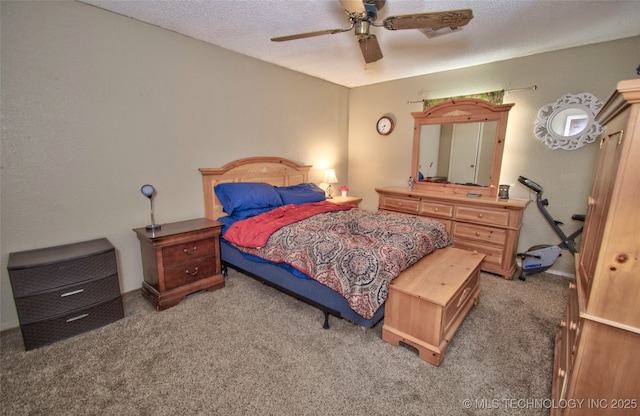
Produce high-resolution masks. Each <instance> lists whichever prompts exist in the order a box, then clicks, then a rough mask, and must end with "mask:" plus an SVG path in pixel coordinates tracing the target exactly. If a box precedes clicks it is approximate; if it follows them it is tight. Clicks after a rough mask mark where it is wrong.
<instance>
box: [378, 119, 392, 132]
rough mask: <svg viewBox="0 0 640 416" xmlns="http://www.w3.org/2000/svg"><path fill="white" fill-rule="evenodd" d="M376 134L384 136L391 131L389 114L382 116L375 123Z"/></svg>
mask: <svg viewBox="0 0 640 416" xmlns="http://www.w3.org/2000/svg"><path fill="white" fill-rule="evenodd" d="M376 130H377V131H378V134H381V135H383V136H386V135H388V134H391V132H392V131H393V119H392V118H391V117H389V116H382V117H380V119H379V120H378V122H377V123H376Z"/></svg>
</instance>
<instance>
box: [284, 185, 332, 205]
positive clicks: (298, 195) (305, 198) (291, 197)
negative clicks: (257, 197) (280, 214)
mask: <svg viewBox="0 0 640 416" xmlns="http://www.w3.org/2000/svg"><path fill="white" fill-rule="evenodd" d="M275 189H276V191H277V192H278V194H279V195H280V198H281V199H282V203H283V204H284V205H288V204H297V205H299V204H306V203H308V202H320V201H324V200H325V199H326V196H325V193H324V191H323V190H322V189H320V187H319V186H318V185H316V184H314V183H301V184H299V185H292V186H276V187H275Z"/></svg>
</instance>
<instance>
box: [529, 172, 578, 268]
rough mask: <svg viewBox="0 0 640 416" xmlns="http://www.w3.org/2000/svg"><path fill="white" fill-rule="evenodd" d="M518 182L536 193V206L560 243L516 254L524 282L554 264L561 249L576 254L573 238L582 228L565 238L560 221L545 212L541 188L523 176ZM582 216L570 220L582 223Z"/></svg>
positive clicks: (544, 245)
mask: <svg viewBox="0 0 640 416" xmlns="http://www.w3.org/2000/svg"><path fill="white" fill-rule="evenodd" d="M518 182H520V183H521V184H523V185H524V186H526V187H527V188H529V189H531V190H532V191H534V192H535V193H536V205H537V206H538V209H539V210H540V212H541V213H542V216H543V217H544V219H545V220H547V222H548V223H549V225H551V228H553V231H555V233H556V234H557V235H558V237H560V240H561V241H560V243H558V244H556V245H555V246H552V245H549V244H539V245H535V246H532V247H531V248H529V250H527V251H526V252H525V253H518V254H517V256H518V257H520V258H521V259H522V268H521V270H520V276H518V278H519V279H520V280H525V279H526V276H527V275H529V274H536V273H541V272H544V271H545V270H547V269H549V267H551V266H552V265H553V263H555V261H556V260H557V259H558V257H560V256H561V255H562V253H561V251H562V248H563V247H564V248H567V249H568V250H569V251H570V252H571V254H576V253H577V252H578V249H577V248H576V242H575V238H576V237H577V236H579V235H580V234H581V233H582V226H581V227H580V228H578V229H577V230H576V231H574V232H573V233H572V234H571V235H569V236H567V235H566V234H565V233H564V232H563V231H562V229H561V228H560V226H561V225H564V224H563V223H562V222H561V221H556V220H554V219H553V217H551V215H550V214H549V212H548V211H547V208H546V206H547V205H549V201H548V200H546V199H542V192H543V189H542V186H540V185H538V184H537V183H535V182H534V181H532V180H530V179H527V178H525V177H524V176H519V177H518ZM584 218H585V216H584V215H580V214H574V215H572V216H571V219H572V220H575V221H582V222H584Z"/></svg>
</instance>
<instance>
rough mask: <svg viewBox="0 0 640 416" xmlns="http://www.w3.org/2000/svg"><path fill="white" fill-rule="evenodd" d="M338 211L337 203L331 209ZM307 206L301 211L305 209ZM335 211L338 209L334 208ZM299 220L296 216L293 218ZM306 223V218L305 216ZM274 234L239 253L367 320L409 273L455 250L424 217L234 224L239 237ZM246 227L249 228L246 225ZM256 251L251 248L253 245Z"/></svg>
mask: <svg viewBox="0 0 640 416" xmlns="http://www.w3.org/2000/svg"><path fill="white" fill-rule="evenodd" d="M327 204H330V205H334V204H331V203H327ZM305 205H307V204H303V205H300V207H302V208H301V209H304V206H305ZM334 206H335V205H334ZM292 216H293V217H294V218H296V214H295V213H292ZM303 217H304V216H303ZM261 221H262V222H263V223H264V224H265V225H266V226H267V227H269V226H271V228H277V229H276V230H275V231H273V233H271V231H269V237H268V239H266V243H265V244H264V245H263V246H262V245H261V246H259V247H260V248H255V247H258V246H256V245H254V247H243V246H240V245H238V244H234V243H233V241H231V243H232V244H234V246H236V248H238V249H239V250H241V251H244V252H246V253H248V254H251V255H254V256H256V257H260V258H262V259H265V260H268V261H271V262H274V263H286V264H289V265H290V266H292V267H294V268H295V269H297V270H299V271H301V272H303V273H305V274H306V275H308V276H310V277H311V278H312V279H314V280H317V281H318V282H320V283H322V284H324V285H326V286H328V287H330V288H331V289H333V290H335V291H336V292H338V293H340V294H341V295H342V296H343V297H344V298H345V299H347V301H348V302H349V305H350V307H351V308H352V309H353V310H354V311H355V312H356V313H358V314H359V315H361V316H362V317H364V318H365V319H370V318H371V317H373V315H374V314H375V312H376V311H377V310H378V308H380V306H381V305H382V304H383V303H384V301H385V300H386V298H387V293H388V286H389V283H391V280H393V279H394V278H395V277H396V276H398V275H399V274H400V272H402V271H403V270H404V269H406V268H407V267H409V266H411V265H412V264H414V263H415V262H417V261H418V260H419V259H420V258H422V257H423V256H425V255H427V254H429V253H431V252H432V251H434V250H436V249H439V248H443V247H446V246H449V245H450V244H451V238H450V236H449V234H448V233H447V231H446V229H445V227H444V225H443V224H442V223H440V222H437V221H433V220H430V219H427V218H423V217H417V216H413V215H407V214H398V213H391V212H387V211H378V212H370V211H366V210H362V209H349V210H337V211H336V210H333V209H331V208H330V209H329V212H321V213H317V214H314V215H312V216H309V217H306V218H303V219H301V220H300V219H294V220H293V222H292V223H291V224H287V225H282V224H279V225H278V226H277V227H273V223H274V221H273V220H272V219H271V220H270V219H269V213H265V214H260V215H258V216H256V217H252V218H250V219H249V220H241V221H238V222H236V223H235V224H233V227H235V230H234V232H235V233H236V234H237V235H242V234H243V229H242V227H243V226H244V227H246V228H245V231H246V232H247V233H249V232H255V227H259V224H260V223H261ZM243 223H244V224H243ZM224 238H225V239H227V235H226V234H225V236H224ZM247 245H249V246H251V244H247Z"/></svg>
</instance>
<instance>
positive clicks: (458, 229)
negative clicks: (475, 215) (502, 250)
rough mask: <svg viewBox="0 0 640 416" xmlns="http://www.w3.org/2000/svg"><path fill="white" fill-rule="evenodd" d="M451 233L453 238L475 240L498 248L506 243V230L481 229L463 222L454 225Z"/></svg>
mask: <svg viewBox="0 0 640 416" xmlns="http://www.w3.org/2000/svg"><path fill="white" fill-rule="evenodd" d="M452 233H453V236H454V237H459V238H464V239H467V240H475V241H479V242H483V243H489V244H495V245H499V246H503V245H504V244H505V242H506V241H507V230H504V229H500V228H492V227H483V226H481V225H473V224H467V223H464V222H456V223H454V224H453V230H452Z"/></svg>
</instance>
